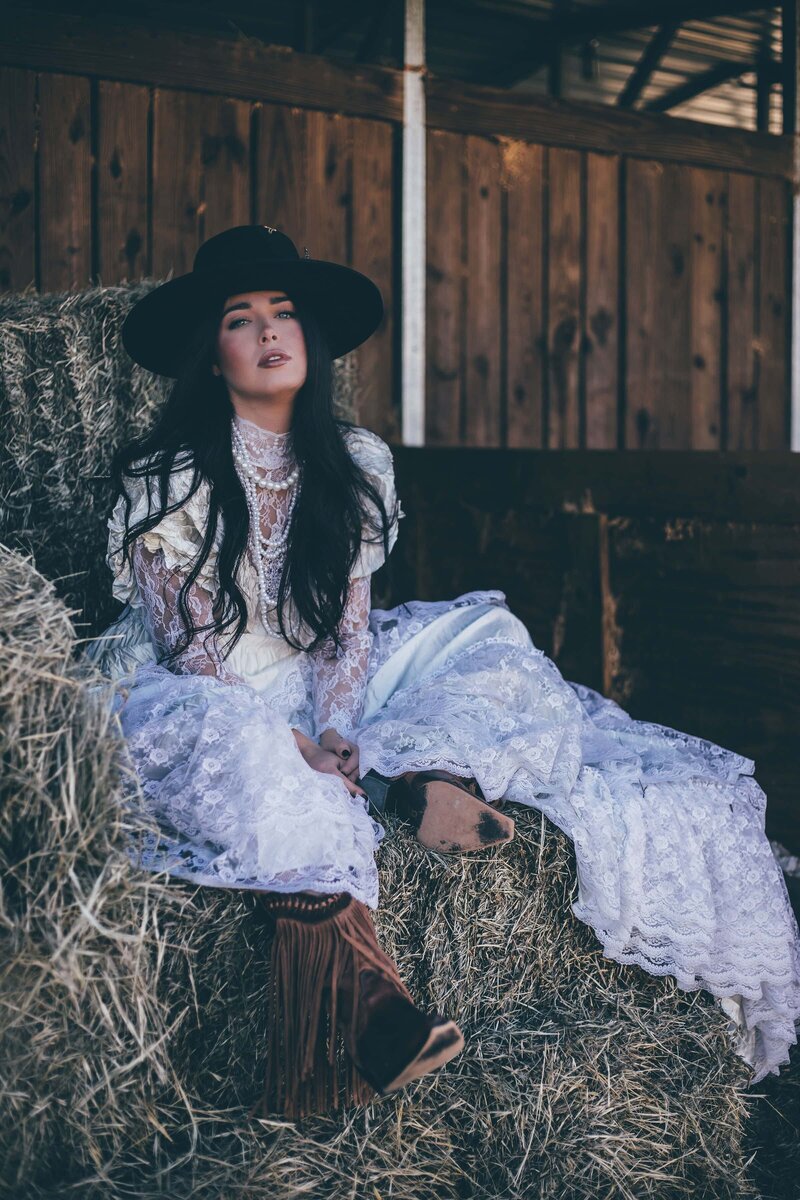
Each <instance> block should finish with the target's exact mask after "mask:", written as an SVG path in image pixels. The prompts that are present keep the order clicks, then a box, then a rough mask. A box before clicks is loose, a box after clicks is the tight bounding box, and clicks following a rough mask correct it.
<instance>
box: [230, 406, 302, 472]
mask: <svg viewBox="0 0 800 1200" xmlns="http://www.w3.org/2000/svg"><path fill="white" fill-rule="evenodd" d="M233 421H234V424H235V426H236V428H237V429H238V430H239V432H240V434H241V435H242V437H243V439H244V443H245V445H246V447H247V449H248V451H249V453H250V455H251V456H252V457H253V458H254V459H255V461H256V462H257V463H260V464H261V465H262V466H265V467H266V466H282V465H283V463H284V461H285V460H287V459H288V458H290V457H291V453H292V431H291V429H287V430H286V431H285V432H284V433H279V432H277V431H276V430H274V429H265V428H264V427H263V425H259V424H258V423H257V422H256V421H251V420H250V419H249V418H248V417H243V416H241V415H240V414H239V413H236V412H235V413H234V415H233Z"/></svg>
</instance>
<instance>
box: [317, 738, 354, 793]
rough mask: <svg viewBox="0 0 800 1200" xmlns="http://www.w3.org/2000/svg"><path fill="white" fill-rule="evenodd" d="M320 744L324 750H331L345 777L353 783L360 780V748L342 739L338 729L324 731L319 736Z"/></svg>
mask: <svg viewBox="0 0 800 1200" xmlns="http://www.w3.org/2000/svg"><path fill="white" fill-rule="evenodd" d="M319 744H320V746H322V749H323V750H331V751H333V753H334V754H335V755H336V756H337V758H338V759H339V761H340V764H341V768H342V774H343V775H346V776H347V778H348V779H352V780H353V781H355V780H356V779H358V773H359V762H358V746H357V745H356V744H355V742H351V741H348V739H347V738H346V737H342V735H341V734H340V733H339V732H338V731H337V730H336V729H324V730H323V731H322V733H321V734H320V735H319Z"/></svg>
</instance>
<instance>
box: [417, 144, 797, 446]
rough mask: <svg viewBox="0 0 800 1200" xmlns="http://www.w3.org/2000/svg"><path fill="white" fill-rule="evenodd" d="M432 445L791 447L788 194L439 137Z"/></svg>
mask: <svg viewBox="0 0 800 1200" xmlns="http://www.w3.org/2000/svg"><path fill="white" fill-rule="evenodd" d="M428 181H429V182H428V215H429V220H428V239H427V246H428V305H427V322H428V377H427V397H428V399H427V422H426V442H427V443H428V444H430V445H455V444H462V445H471V446H510V447H539V448H543V449H578V448H585V449H623V448H624V449H634V450H640V449H663V450H675V449H696V450H709V449H724V450H728V449H731V450H736V449H753V450H777V449H788V447H789V407H790V402H789V293H790V286H789V285H790V277H789V253H790V231H791V188H790V185H789V183H788V182H787V181H786V180H785V179H782V178H778V177H770V176H759V175H756V174H748V173H745V172H738V171H734V170H727V169H717V168H711V167H704V166H699V165H694V164H687V163H676V162H660V161H656V160H654V159H649V158H641V157H632V156H626V155H624V154H620V153H600V152H594V151H591V150H582V149H574V150H573V149H567V148H562V147H558V146H544V145H540V144H536V143H532V142H526V141H521V140H516V139H509V138H503V137H499V138H498V137H484V136H478V135H475V134H469V133H461V132H455V131H452V130H430V131H429V139H428Z"/></svg>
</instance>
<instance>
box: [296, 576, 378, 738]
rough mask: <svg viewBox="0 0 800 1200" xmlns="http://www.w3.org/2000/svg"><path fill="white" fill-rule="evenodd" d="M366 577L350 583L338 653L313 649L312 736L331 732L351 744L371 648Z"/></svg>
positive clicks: (368, 583)
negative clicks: (326, 731) (313, 730)
mask: <svg viewBox="0 0 800 1200" xmlns="http://www.w3.org/2000/svg"><path fill="white" fill-rule="evenodd" d="M370 594H371V592H370V577H369V575H364V576H361V577H360V578H358V579H351V581H350V591H349V593H348V597H347V603H346V605H345V610H344V615H343V618H342V625H341V633H340V637H341V641H342V652H341V653H340V655H339V656H338V657H337V656H336V655H335V654H334V655H330V654H329V653H328V650H329V646H326V645H325V644H323V645H322V646H319V647H317V649H316V650H314V651H313V652H312V653H311V655H310V658H311V662H312V666H313V669H312V681H313V699H314V714H315V719H316V736H317V737H319V736H320V734H322V733H324V731H325V730H326V729H335V730H336V732H337V733H340V734H341V735H342V737H346V738H349V739H351V740H352V735H353V731H354V730H355V728H356V727H357V725H358V720H359V717H360V716H361V709H362V706H363V703H364V692H365V690H366V686H367V667H368V665H369V652H370V649H371V647H372V638H373V635H372V631H371V630H370V628H369V624H368V621H369V606H370Z"/></svg>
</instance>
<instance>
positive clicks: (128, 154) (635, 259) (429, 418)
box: [0, 34, 791, 450]
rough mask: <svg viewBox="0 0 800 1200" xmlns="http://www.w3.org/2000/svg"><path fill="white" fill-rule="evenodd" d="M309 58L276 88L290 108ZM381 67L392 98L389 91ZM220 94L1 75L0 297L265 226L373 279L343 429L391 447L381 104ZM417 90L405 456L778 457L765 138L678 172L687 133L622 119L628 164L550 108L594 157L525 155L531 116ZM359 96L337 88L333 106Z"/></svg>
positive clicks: (389, 230) (170, 262)
mask: <svg viewBox="0 0 800 1200" xmlns="http://www.w3.org/2000/svg"><path fill="white" fill-rule="evenodd" d="M86 36H89V35H88V34H87V35H86ZM162 41H164V39H163V38H161V37H160V38H159V39H158V44H159V45H161V43H162ZM69 44H70V46H72V48H73V49H72V53H73V54H75V53H77V52H78V51H79V49H80V43H79V42H78V43H76V42H75V41H74V39H72V40H70V43H69ZM76 46H77V48H78V50H77V51H76V49H75V47H76ZM217 50H218V51H219V52H220V54H221V53H222V51H221V50H220V47H219V46H217ZM197 52H198V51H197V48H195V49H194V50H193V53H195V54H196V53H197ZM63 53H66V51H63ZM163 53H165V51H164V50H163V48H162V54H163ZM231 54H233V51H231ZM52 56H55V57H56V59H57V58H58V52H57V51H56V50H54V51H52V52H51V57H52ZM307 57H308V56H297V59H298V64H297V66H296V67H292V69H291V70H289V69H288V68H286V67H284V68H283V71H284V76H286V77H285V78H284V76H281V78H280V80H279V81H278V82H277V83H276V84H275V88H276V90H277V91H281V92H286V94H291V95H293V94H294V93H292V92H291V89H290V88H289V82H290V81H291V80H290V76H291V75H292V71H294V73H295V74H296V73H297V72H298V71H299V72H300V74H303V70H305V75H308V74H309V71H310V67H309V65H308V64H307V63H306V62H305V59H306V58H307ZM231 61H233V59H232V60H231ZM304 64H305V66H304ZM254 71H255V68H254ZM287 72H288V74H287ZM373 74H374V72H373ZM384 74H385V75H386V80H385V81H384V82H385V88H384V91H385V92H386V93H387V94H389V93H391V96H395V94H396V92H397V81H396V79H395V75H396V73H391V72H388V71H386V72H384ZM305 75H304V76H303V77H305ZM237 79H238V83H237V84H236V86H238V87H239V88H240V89H241V90H242V91H243V92H245V94H246V95H247V97H248V98H235V97H233V96H231V95H225V94H221V93H220V92H212V91H210V90H208V91H205V90H204V91H200V90H196V89H195V90H188V88H187V89H186V90H183V88H181V89H177V88H169V89H168V88H164V87H161V86H156V85H153V84H152V83H148V84H144V83H142V84H140V83H136V82H130V81H121V80H110V79H104V78H99V77H97V76H96V75H91V74H81V73H78V72H74V71H73V73H70V74H62V73H59V72H57V71H54V70H48V71H35V70H32V69H26V68H25V67H13V66H10V67H9V66H6V67H3V68H2V70H0V177H2V185H0V200H1V201H2V208H0V287H3V288H5V289H12V290H17V289H21V288H24V287H25V286H27V285H28V284H31V283H32V284H34V285H35V286H36V287H38V288H40V289H42V290H47V291H60V290H65V289H72V288H77V287H85V286H87V284H88V283H89V282H90V280H97V281H100V282H102V283H106V284H112V283H117V282H119V281H121V280H124V279H136V278H140V277H143V276H154V277H159V278H164V277H166V276H167V275H168V274H169V273H170V272H173V273H175V274H179V273H181V272H183V271H186V270H188V269H189V268H190V267H191V262H192V258H193V255H194V252H195V250H196V248H197V246H198V244H199V243H200V242H201V241H203V240H204V238H206V237H208V236H210V235H212V234H213V233H215V232H217V231H219V230H220V229H223V228H225V227H227V226H229V225H232V224H237V223H244V222H249V221H256V222H259V223H261V222H263V223H267V224H272V225H277V226H278V227H279V228H282V229H284V230H286V232H287V233H288V234H289V235H290V236H291V237H292V238H293V239H294V240H295V242H296V244H297V245H298V247H299V248H300V250H301V253H302V247H303V246H304V245H308V247H309V253H310V254H311V255H312V256H313V257H319V258H330V259H334V260H336V261H341V262H346V263H348V264H350V265H351V266H354V267H356V268H357V269H359V270H362V271H364V272H365V273H366V274H368V275H370V276H372V277H373V278H374V279H375V280H376V282H377V283H378V285H379V286H380V288H381V291H382V293H383V296H384V299H385V302H386V308H387V317H386V320H385V321H384V323H383V325H382V327H381V329H380V330H379V331H378V332H377V333H376V334H375V335H374V336H373V337H372V338H370V339H369V340H368V341H367V342H366V343H365V344H364V345H363V346H362V347H360V348H359V349H358V350H357V351H356V352H355V354H356V357H357V363H358V368H359V371H360V377H361V383H362V391H361V403H360V410H359V419H360V420H361V422H362V423H363V424H365V425H368V426H369V427H371V428H373V429H375V430H376V431H377V432H378V433H379V434H381V436H383V437H385V438H386V439H387V440H390V441H393V440H394V441H396V440H399V438H400V431H401V428H402V422H401V414H400V411H399V405H400V369H401V364H400V361H399V346H400V339H399V328H398V313H399V283H400V270H399V255H400V240H399V230H400V223H399V203H400V176H399V160H400V151H401V144H400V136H399V135H400V128H399V125H398V121H397V114H396V107H397V106H396V105H394V104H391V105H388V107H387V109H386V111H385V112H383V113H382V115H381V116H380V118H374V117H369V116H365V115H363V113H362V114H361V115H359V113H353V112H352V111H351V114H350V115H343V114H342V113H341V112H336V111H322V110H321V109H315V108H312V107H307V106H305V105H303V106H300V105H297V104H295V103H288V102H287V103H280V102H267V101H266V100H263V101H262V100H259V99H254V98H253V92H254V90H255V89H256V86H257V81H258V72H257V71H255V75H254V78H253V79H250V78H249V76H248V77H247V79H246V81H245V82H244V83H243V82H242V78H241V77H240V76H237ZM229 82H230V86H231V87H232V86H234V83H233V81H232V80H231V81H229ZM429 84H430V117H429V119H431V120H436V121H440V123H443V122H444V121H449V122H450V124H451V127H450V128H435V127H430V128H429V130H428V218H429V219H428V235H427V278H428V301H427V403H426V440H427V442H428V444H430V445H433V446H436V445H467V446H471V445H477V446H509V447H532V448H537V447H540V448H543V449H559V448H563V449H565V448H569V449H578V448H588V449H593V448H598V449H603V448H613V449H616V448H627V449H671V450H674V449H725V450H727V449H758V450H768V449H782V448H788V446H789V408H790V403H789V390H790V389H789V327H790V326H789V320H790V313H789V294H790V286H789V284H790V276H789V249H790V231H791V225H790V215H791V183H790V182H789V180H788V179H787V178H786V177H785V175H783V174H781V173H780V172H781V169H782V168H781V164H782V163H783V158H782V157H781V155H782V154H783V147H782V143H781V145H780V146H779V145H778V143H779V142H780V141H781V140H780V139H778V138H772V139H766V138H765V137H762V138H761V140H760V141H758V139H756V140H757V141H758V145H757V146H755V145H753V144H751V143H752V142H753V138H754V136H755V135H751V136H750V140H749V141H748V140H747V139H746V138H744V139H743V136H742V134H741V131H736V130H728V131H722V133H720V132H719V131H718V130H715V132H714V137H715V138H717V140H718V141H719V143H720V144H719V145H718V144H717V142H714V143H713V145H712V143H711V142H709V143H708V151H709V157H710V159H711V160H712V161H714V162H716V163H717V164H718V165H716V166H714V167H711V166H708V165H704V164H703V163H702V162H698V161H697V159H698V158H699V157H700V155H701V153H702V149H703V137H704V136H705V138H706V139H708V138H709V136H710V135H709V133H708V131H707V130H705V129H704V127H703V126H701V125H697V124H696V123H693V122H686V121H684V122H680V121H675V120H674V119H672V120H671V119H670V118H666V117H664V118H660V124H659V122H658V121H655V124H656V125H658V128H662V129H663V131H664V134H663V136H664V139H665V142H666V143H669V139H670V137H672V138H673V139H674V138H679V140H680V146H678V147H676V146H675V145H672V148H671V149H670V151H669V153H671V154H678V153H680V154H683V155H685V156H688V157H689V159H690V161H686V162H680V161H661V160H658V159H657V158H656V157H655V150H656V143H657V138H656V137H655V133H656V130H655V128H654V127H653V126H654V120H655V119H653V118H651V119H649V120H648V121H644V120H643V118H642V116H641V115H640V114H637V115H634V116H633V117H632V118H631V119H634V120H637V121H638V122H640V123H641V124H642V126H643V128H642V129H639V128H638V127H637V128H636V129H631V131H630V140H631V146H633V142H634V140H636V139H638V140H636V145H635V154H634V153H633V152H628V151H627V150H626V149H620V145H624V144H625V142H624V138H623V136H622V135H623V133H624V130H622V129H617V128H616V126H617V125H619V124H620V121H621V120H623V118H621V117H620V114H616V113H614V114H613V115H609V117H608V119H607V124H606V125H604V124H602V123H601V122H600V120H599V118H598V116H597V114H596V113H595V114H593V116H592V121H593V122H594V124H592V121H589V120H587V118H586V116H585V114H583V113H582V112H579V111H577V110H576V112H575V113H572V112H571V110H570V108H569V106H567V105H554V106H553V111H552V113H551V114H550V117H551V118H552V120H551V122H550V124H551V125H552V126H553V128H555V129H557V131H558V136H559V137H561V138H565V137H567V136H568V133H569V129H568V126H570V122H571V128H572V130H573V134H574V137H575V139H576V140H582V141H583V142H584V143H585V142H586V140H587V139H593V140H594V142H595V143H596V144H597V145H598V146H599V147H602V148H600V149H596V150H595V149H590V148H586V147H585V145H584V146H583V147H576V148H571V147H566V146H557V145H552V144H544V142H543V140H542V139H543V138H544V137H545V129H546V128H547V127H548V126H547V122H546V121H545V118H546V117H547V116H548V114H547V113H546V112H544V109H545V108H546V106H545V105H543V104H542V103H541V102H540V103H539V104H538V106H536V105H533V104H532V103H530V102H529V103H528V104H526V105H522V104H520V102H519V97H517V98H516V102H515V103H514V104H512V103H511V102H510V101H508V100H507V99H506V100H502V101H501V100H498V99H497V97H495V96H494V94H493V93H489V91H488V90H487V92H486V96H485V98H484V99H485V103H484V106H483V108H482V107H481V103H480V102H481V96H479V95H473V94H472V93H473V92H475V89H472V91H471V92H470V91H469V89H466V90H464V89H462V90H463V91H464V94H463V95H459V97H458V99H459V101H460V105H459V104H455V103H454V104H452V105H450V106H449V108H448V107H447V106H446V105H443V102H442V98H441V96H439V93H438V91H437V85H436V84H435V82H431V81H429ZM204 86H208V87H209V88H210V86H211V84H210V83H208V84H205V83H204ZM342 86H343V84H342V81H341V80H339V81H338V84H336V85H335V86H334V85H331V86H330V87H329V91H332V92H335V91H336V88H337V87H338V88H339V89H340V90H341V87H342ZM377 86H378V85H377V84H376V80H375V79H373V78H371V77H370V79H369V80H367V81H357V80H356V79H355V77H354V78H353V91H354V93H355V92H357V91H358V90H359V88H361V90H362V91H364V89H365V88H370V89H373V90H374V89H375V88H376V87H377ZM287 89H288V90H287ZM378 90H380V89H378ZM336 94H338V92H337V93H336ZM370 94H372V93H371V92H370ZM342 99H343V102H345V101H346V102H347V103H348V104H349V105H350V108H351V110H352V108H353V107H356V108H358V107H359V105H361V107H362V108H363V107H364V103H365V96H361V97H360V99H359V100H358V102H357V103H356V102H355V101H354V100H353V97H352V96H351V97H349V99H348V97H347V96H343V98H342ZM327 102H328V103H331V100H330V98H328V101H327ZM309 103H319V104H323V103H325V99H324V97H323V98H322V99H319V98H318V97H316V95H315V96H314V100H313V101H310V102H309ZM470 106H471V107H470ZM540 110H542V111H540ZM359 112H360V110H359ZM467 118H469V120H468V119H467ZM624 119H627V118H624ZM492 120H495V121H496V122H498V123H500V122H504V123H505V128H506V129H509V130H512V131H513V130H515V129H516V127H517V126H518V125H520V124H524V122H527V124H525V125H524V129H525V136H514V137H511V136H507V135H506V134H501V133H497V134H488V133H486V132H485V130H486V126H487V124H490V123H491V121H492ZM470 122H471V123H472V124H473V125H474V126H475V128H476V129H479V130H480V132H468V131H465V129H464V128H463V126H464V125H465V124H469V123H470ZM496 127H497V126H496ZM529 127H530V128H529ZM685 127H689V132H688V133H687V131H686V129H685ZM723 134H725V135H729V136H723ZM537 138H538V139H539V140H535V139H537ZM728 143H730V145H728ZM762 143H763V144H762ZM773 143H774V144H775V150H774V152H772V151H771V146H772V144H773ZM608 147H611V148H610V149H609V148H608ZM756 151H758V154H756ZM779 151H780V153H779ZM748 155H749V156H750V157H749V158H748ZM759 156H760V157H759ZM756 160H758V161H756ZM740 161H741V162H742V164H743V165H742V169H741V170H740V169H738V168H737V167H736V166H731V165H730V164H731V163H734V164H737V163H738V162H740ZM719 164H722V165H719ZM771 171H774V172H775V173H774V174H771V173H770V172H771Z"/></svg>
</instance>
